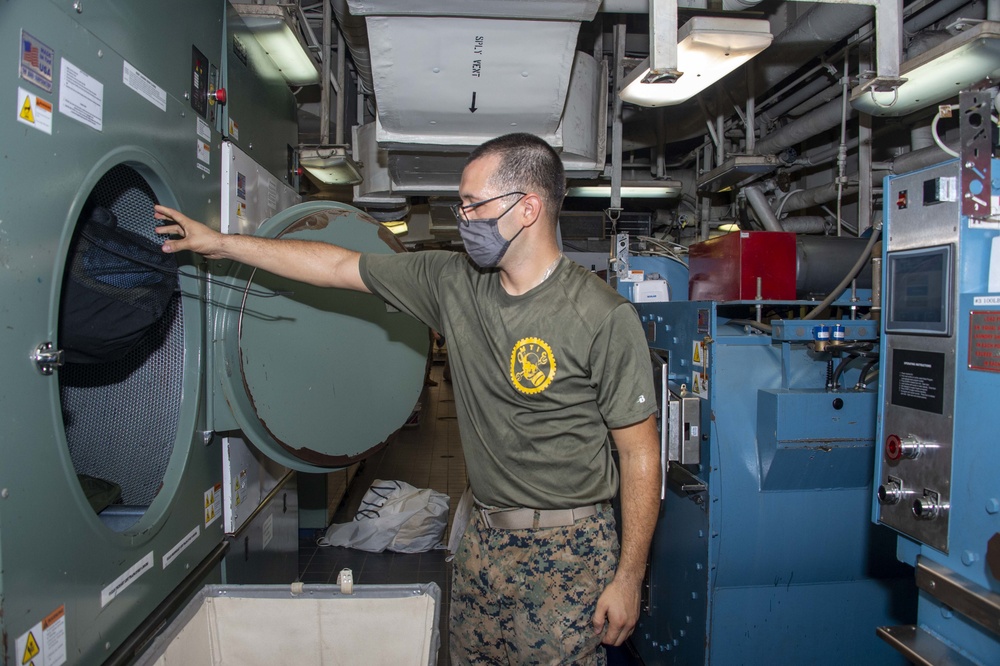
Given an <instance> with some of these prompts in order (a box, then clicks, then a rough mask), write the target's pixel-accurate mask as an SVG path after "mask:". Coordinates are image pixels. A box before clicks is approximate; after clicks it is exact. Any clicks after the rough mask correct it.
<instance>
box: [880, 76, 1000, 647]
mask: <svg viewBox="0 0 1000 666" xmlns="http://www.w3.org/2000/svg"><path fill="white" fill-rule="evenodd" d="M960 97H961V98H960V102H961V104H960V107H961V113H960V117H961V122H962V125H961V138H962V158H961V160H957V161H956V160H953V161H950V162H946V163H943V164H939V165H937V166H934V167H930V168H928V169H924V170H922V171H918V172H915V173H911V174H906V175H902V176H897V177H893V178H888V179H886V183H885V188H884V191H885V197H884V198H885V219H886V235H885V238H886V243H885V248H884V250H885V253H884V268H885V275H886V282H885V289H884V293H885V298H884V305H885V309H884V315H883V320H884V324H885V325H884V334H883V340H882V348H883V350H884V354H885V358H884V361H883V367H884V370H883V374H884V377H885V379H884V381H883V382H882V383H881V388H880V390H879V404H880V405H881V408H882V419H881V422H880V424H879V433H878V441H879V442H880V444H881V446H880V455H879V456H878V457H877V461H876V475H877V479H878V484H879V487H878V493H877V498H876V501H875V503H874V517H875V520H877V522H879V523H881V524H883V525H888V526H890V527H892V528H893V529H895V530H897V531H898V532H899V533H900V536H899V546H898V553H899V558H900V560H901V561H904V562H906V563H908V564H910V565H912V566H913V567H914V568H915V577H916V583H917V586H918V587H919V588H920V598H919V605H918V619H917V622H916V624H912V625H906V626H883V627H880V628H879V630H878V631H879V635H880V636H881V637H882V638H883V639H885V640H886V641H887V642H888V643H889V644H891V645H892V646H893V647H895V648H896V649H898V650H899V651H900V652H901V653H902V654H904V655H905V656H906V657H907V658H908V659H909V660H910V661H912V662H914V663H917V664H941V663H947V664H1000V636H998V631H1000V453H998V448H997V431H998V430H1000V414H998V410H997V408H996V402H995V399H996V394H997V390H998V388H1000V375H998V374H997V373H998V372H1000V217H998V215H997V212H998V211H997V209H998V194H1000V161H998V160H996V159H993V158H992V157H993V152H994V150H995V147H996V138H995V137H996V135H995V134H994V132H995V131H996V130H995V127H993V124H992V123H990V122H989V120H988V118H989V116H990V113H991V108H992V102H993V100H992V97H991V96H990V95H988V94H986V93H983V92H974V93H962V95H961V96H960Z"/></svg>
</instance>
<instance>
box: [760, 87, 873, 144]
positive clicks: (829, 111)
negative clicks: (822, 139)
mask: <svg viewBox="0 0 1000 666" xmlns="http://www.w3.org/2000/svg"><path fill="white" fill-rule="evenodd" d="M856 113H857V112H856V111H855V110H854V109H850V111H849V113H848V116H849V117H853V116H854V115H856ZM842 115H843V104H842V102H841V100H839V99H835V100H833V101H831V102H827V103H826V104H824V105H823V106H821V107H819V108H818V109H816V110H815V111H813V112H812V113H809V114H808V115H805V116H802V117H801V118H799V119H798V120H795V121H792V122H791V123H789V124H787V125H785V126H784V127H782V128H781V129H778V130H775V131H774V132H771V133H770V134H768V135H767V136H766V137H764V138H763V139H761V140H760V141H758V142H757V153H758V154H760V155H768V154H774V153H780V152H781V151H782V150H784V149H785V148H788V147H790V146H794V145H795V144H797V143H799V142H800V141H805V140H806V139H809V138H811V137H814V136H816V135H817V134H819V133H820V132H825V131H826V130H828V129H830V128H831V127H836V126H837V125H839V124H840V119H841V117H842Z"/></svg>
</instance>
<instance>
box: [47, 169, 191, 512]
mask: <svg viewBox="0 0 1000 666" xmlns="http://www.w3.org/2000/svg"><path fill="white" fill-rule="evenodd" d="M90 199H91V201H92V202H93V203H95V204H96V205H100V206H104V207H106V208H108V209H110V210H111V211H112V212H113V213H114V214H115V215H116V216H117V218H118V224H119V226H120V227H122V228H123V229H127V230H128V231H131V232H133V233H136V234H138V235H140V236H143V237H145V238H148V239H150V240H152V241H154V242H156V243H157V244H159V243H160V242H161V239H160V237H159V236H157V234H156V233H154V231H153V229H154V227H155V224H156V222H155V220H154V219H153V205H154V204H155V203H157V200H156V196H155V195H154V194H153V191H152V189H151V188H150V187H149V184H148V183H147V182H146V180H145V179H144V178H143V177H142V176H141V175H140V174H139V173H138V172H137V171H135V170H134V169H132V168H131V167H128V166H125V165H118V166H116V167H114V168H112V169H111V170H110V171H108V173H107V174H105V175H104V177H103V178H101V180H100V181H99V182H98V183H97V185H96V186H95V187H94V190H93V192H92V193H91V196H90ZM82 221H83V220H82V219H81V220H80V221H79V222H82ZM75 247H76V246H75V244H74V247H73V248H72V249H71V257H72V252H74V251H75ZM68 263H69V262H68ZM183 322H184V317H183V311H182V305H181V300H180V297H179V296H178V295H176V294H175V295H174V297H173V299H172V300H171V302H170V305H169V306H168V308H167V312H166V314H165V315H164V316H163V318H162V319H160V321H159V322H158V323H157V324H156V325H155V326H154V327H153V329H152V330H151V331H150V332H149V333H147V334H146V336H145V337H144V338H143V339H142V340H141V341H140V342H139V343H138V344H136V346H135V347H134V348H133V349H131V350H130V351H129V353H128V354H127V355H126V356H125V357H123V358H121V359H119V360H117V361H111V362H108V363H67V364H66V365H64V366H63V367H62V368H60V370H59V382H60V394H61V398H62V413H63V423H64V425H65V429H66V440H67V442H68V444H69V450H70V456H71V458H72V460H73V466H74V468H75V469H76V472H77V473H78V474H87V475H90V476H95V477H98V478H102V479H106V480H108V481H114V482H115V483H117V484H119V485H120V486H121V488H122V503H123V504H126V505H133V506H148V505H149V504H150V503H151V502H152V501H153V498H154V497H156V494H157V493H158V492H159V491H160V489H161V486H162V482H163V476H164V474H165V472H166V469H167V464H168V463H169V461H170V455H171V453H172V451H173V446H174V441H175V440H176V438H177V418H178V413H179V411H180V400H181V386H182V378H183V369H184V331H183V325H184V323H183Z"/></svg>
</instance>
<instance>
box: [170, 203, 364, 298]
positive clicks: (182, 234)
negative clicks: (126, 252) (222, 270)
mask: <svg viewBox="0 0 1000 666" xmlns="http://www.w3.org/2000/svg"><path fill="white" fill-rule="evenodd" d="M153 217H155V218H156V219H157V220H162V221H163V222H164V224H162V225H160V226H159V227H157V228H156V231H157V233H160V234H165V235H172V236H177V238H171V239H169V240H167V241H166V242H164V243H163V251H164V252H180V251H183V250H190V251H192V252H196V253H198V254H200V255H203V256H204V257H206V258H207V259H232V260H233V261H238V262H240V263H243V264H248V265H250V266H256V267H257V268H260V269H262V270H265V271H268V272H269V273H274V274H275V275H280V276H282V277H286V278H290V279H292V280H298V281H299V282H305V283H307V284H313V285H316V286H318V287H338V288H341V289H353V290H354V291H364V292H368V287H366V286H365V283H364V282H363V281H362V280H361V271H360V268H359V261H360V259H361V254H360V253H358V252H355V251H353V250H348V249H345V248H342V247H339V246H337V245H331V244H330V243H320V242H316V241H303V240H294V239H275V238H258V237H257V236H243V235H238V234H221V233H219V232H218V231H215V230H213V229H209V228H208V227H206V226H205V225H204V224H202V223H200V222H196V221H195V220H192V219H191V218H189V217H188V216H186V215H184V214H183V213H181V212H180V211H176V210H174V209H173V208H167V207H166V206H156V207H154V213H153Z"/></svg>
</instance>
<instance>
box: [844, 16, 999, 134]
mask: <svg viewBox="0 0 1000 666" xmlns="http://www.w3.org/2000/svg"><path fill="white" fill-rule="evenodd" d="M899 75H900V77H902V78H905V79H906V82H905V83H904V84H903V85H901V86H900V87H899V88H898V89H897V90H895V91H887V92H875V91H874V90H872V89H871V88H870V87H869V86H866V85H862V86H859V87H857V88H855V89H854V90H853V91H852V93H851V106H853V107H854V108H855V109H857V110H858V111H861V112H862V113H867V114H870V115H873V116H903V115H906V114H908V113H911V112H912V111H917V110H919V109H923V108H926V107H929V106H933V105H934V104H937V103H938V102H942V101H944V100H946V99H950V98H952V97H954V96H956V95H958V93H959V92H961V91H963V90H965V89H967V88H970V87H971V86H973V85H974V84H976V83H979V82H980V81H982V80H983V79H986V78H991V79H996V78H997V77H998V76H1000V23H998V22H996V21H982V22H980V23H977V24H976V25H975V26H973V27H971V28H969V29H968V30H964V31H963V32H960V33H959V34H957V35H955V36H954V37H952V38H950V39H947V40H945V41H944V42H942V43H940V44H938V45H937V46H935V47H934V48H932V49H929V50H927V51H925V52H923V53H921V54H920V55H918V56H916V57H915V58H912V59H910V60H907V61H906V62H904V63H903V64H902V65H901V66H900V68H899Z"/></svg>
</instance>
